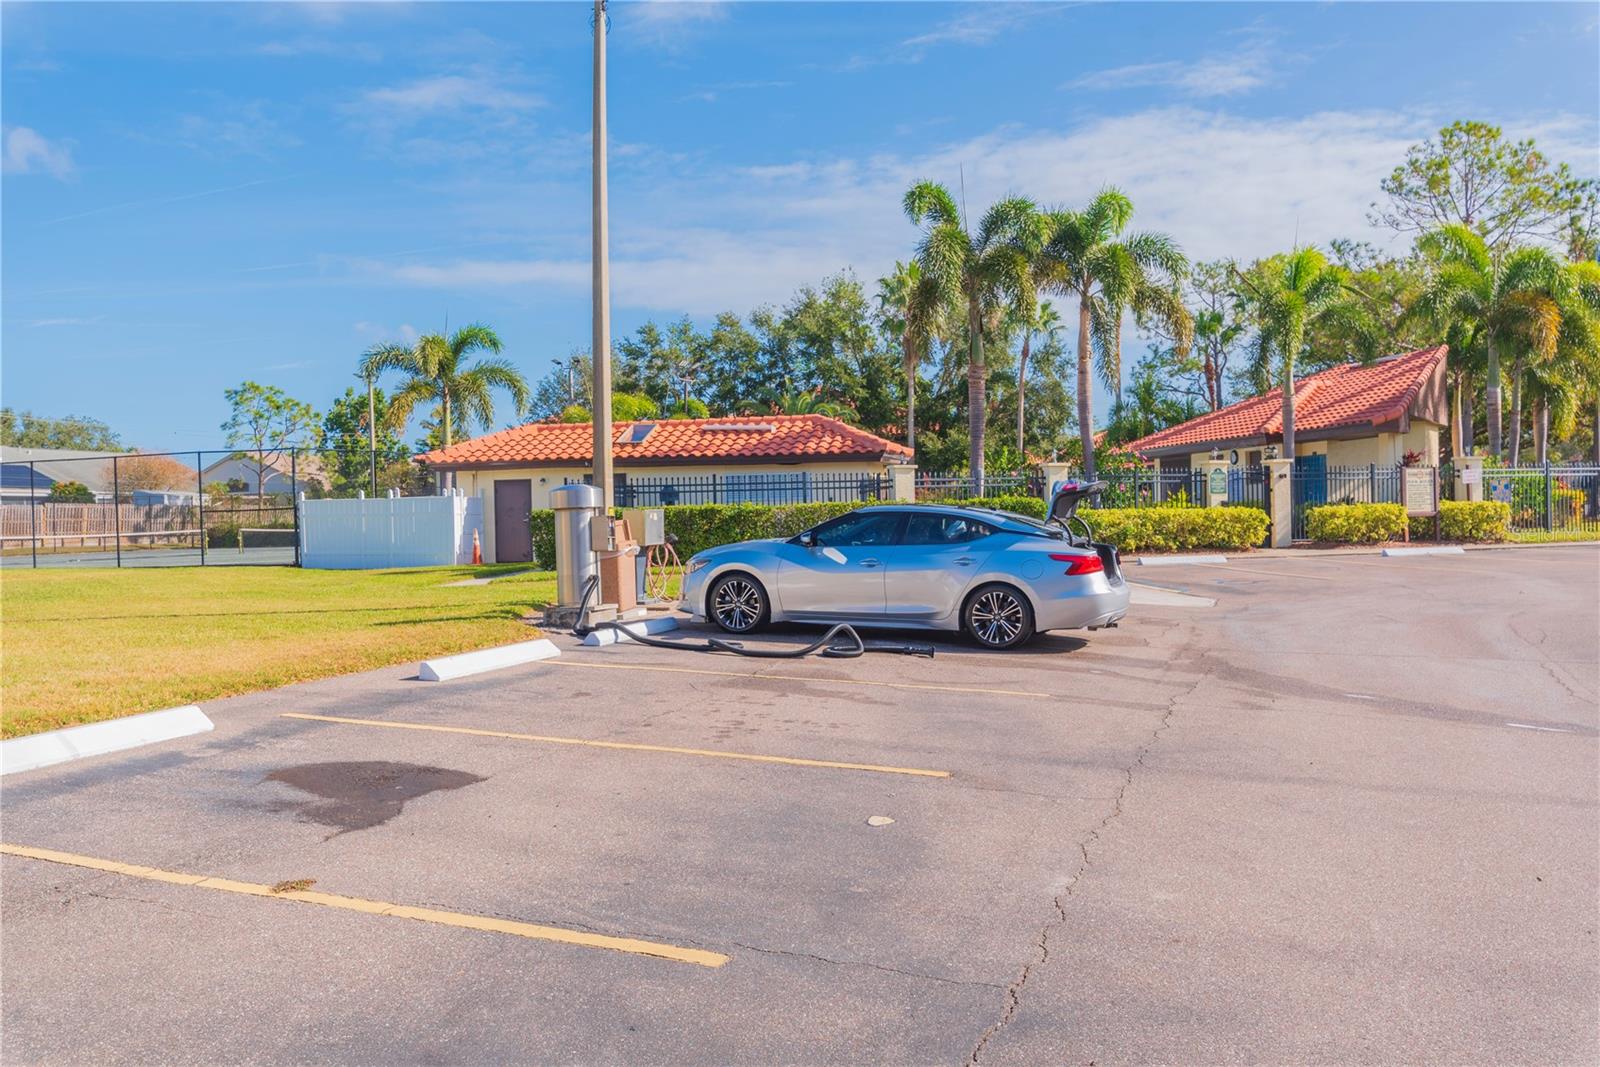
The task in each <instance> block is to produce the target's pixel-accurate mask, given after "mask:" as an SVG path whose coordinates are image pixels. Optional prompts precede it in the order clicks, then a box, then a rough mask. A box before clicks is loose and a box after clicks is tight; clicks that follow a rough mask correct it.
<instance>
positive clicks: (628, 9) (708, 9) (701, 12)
mask: <svg viewBox="0 0 1600 1067" xmlns="http://www.w3.org/2000/svg"><path fill="white" fill-rule="evenodd" d="M611 11H612V14H613V15H615V16H617V17H623V16H626V17H627V19H628V21H630V22H634V23H638V24H640V25H644V26H682V25H684V24H686V23H687V24H693V23H704V22H720V21H722V20H723V19H725V18H727V17H728V5H727V4H726V3H721V2H720V0H639V2H638V3H630V4H618V5H616V6H615V7H613V8H612V9H611Z"/></svg>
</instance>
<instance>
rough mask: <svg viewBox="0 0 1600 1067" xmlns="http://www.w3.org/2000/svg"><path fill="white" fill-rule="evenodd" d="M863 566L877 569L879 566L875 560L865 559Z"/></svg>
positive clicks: (862, 562)
mask: <svg viewBox="0 0 1600 1067" xmlns="http://www.w3.org/2000/svg"><path fill="white" fill-rule="evenodd" d="M861 565H862V566H863V567H876V566H879V564H878V561H877V560H875V559H864V560H862V561H861Z"/></svg>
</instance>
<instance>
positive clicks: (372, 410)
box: [367, 374, 378, 497]
mask: <svg viewBox="0 0 1600 1067" xmlns="http://www.w3.org/2000/svg"><path fill="white" fill-rule="evenodd" d="M376 383H377V376H376V375H373V374H369V375H367V465H368V467H370V468H371V471H372V495H373V496H374V497H376V496H377V495H378V407H377V404H376V403H375V402H374V400H373V398H372V391H373V387H374V385H375V384H376Z"/></svg>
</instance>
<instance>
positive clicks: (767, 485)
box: [615, 471, 890, 507]
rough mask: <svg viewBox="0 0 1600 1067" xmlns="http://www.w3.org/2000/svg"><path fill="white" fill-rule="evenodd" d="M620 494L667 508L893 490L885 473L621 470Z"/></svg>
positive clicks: (871, 495) (854, 497) (859, 497)
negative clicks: (641, 473)
mask: <svg viewBox="0 0 1600 1067" xmlns="http://www.w3.org/2000/svg"><path fill="white" fill-rule="evenodd" d="M615 495H616V501H617V505H618V506H619V507H666V506H669V505H673V504H811V503H817V502H823V501H828V502H852V501H863V500H884V499H886V498H887V497H888V496H889V495H890V484H889V477H888V475H886V474H882V473H877V474H816V473H813V472H811V471H794V472H786V473H779V474H700V475H670V476H664V477H659V478H652V477H637V476H634V475H630V474H619V475H618V476H617V479H616V485H615Z"/></svg>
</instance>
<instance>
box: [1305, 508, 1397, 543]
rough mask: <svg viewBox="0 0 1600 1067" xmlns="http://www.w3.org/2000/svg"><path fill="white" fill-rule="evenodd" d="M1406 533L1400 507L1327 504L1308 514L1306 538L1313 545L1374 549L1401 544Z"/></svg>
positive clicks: (1312, 509)
mask: <svg viewBox="0 0 1600 1067" xmlns="http://www.w3.org/2000/svg"><path fill="white" fill-rule="evenodd" d="M1405 533H1406V509H1405V507H1404V506H1403V505H1400V504H1324V505H1322V506H1320V507H1314V508H1311V509H1310V510H1309V511H1307V512H1306V536H1307V537H1309V538H1310V539H1311V540H1313V541H1335V542H1338V543H1340V544H1349V545H1370V544H1373V543H1375V542H1378V541H1398V540H1400V539H1401V538H1402V537H1404V536H1405Z"/></svg>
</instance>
